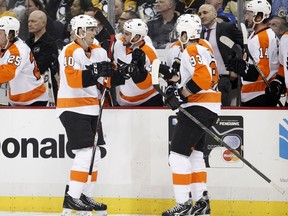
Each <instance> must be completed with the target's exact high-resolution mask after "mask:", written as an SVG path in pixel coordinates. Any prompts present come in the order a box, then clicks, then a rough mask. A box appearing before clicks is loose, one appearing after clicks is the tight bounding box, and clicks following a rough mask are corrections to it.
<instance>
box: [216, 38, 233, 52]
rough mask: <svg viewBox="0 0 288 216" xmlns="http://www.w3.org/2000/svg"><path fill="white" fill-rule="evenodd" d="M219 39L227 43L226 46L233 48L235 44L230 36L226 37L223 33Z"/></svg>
mask: <svg viewBox="0 0 288 216" xmlns="http://www.w3.org/2000/svg"><path fill="white" fill-rule="evenodd" d="M219 40H220V41H221V43H223V44H225V45H226V46H228V47H229V48H230V49H232V48H233V46H234V44H235V43H234V41H232V40H231V39H230V38H228V37H226V36H224V35H222V36H221V37H220V38H219Z"/></svg>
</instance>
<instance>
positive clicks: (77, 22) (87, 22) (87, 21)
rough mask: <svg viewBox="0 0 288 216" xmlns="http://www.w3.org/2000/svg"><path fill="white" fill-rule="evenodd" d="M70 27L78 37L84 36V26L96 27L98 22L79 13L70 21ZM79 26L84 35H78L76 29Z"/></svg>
mask: <svg viewBox="0 0 288 216" xmlns="http://www.w3.org/2000/svg"><path fill="white" fill-rule="evenodd" d="M70 25H71V29H72V31H73V33H74V34H75V35H77V36H78V37H79V38H84V37H85V36H86V28H88V27H95V28H96V27H97V26H98V22H97V20H96V19H95V18H94V17H91V16H89V15H85V14H81V15H78V16H75V17H73V18H72V19H71V21H70ZM79 28H81V29H82V30H83V31H84V33H85V34H84V36H80V35H78V30H79Z"/></svg>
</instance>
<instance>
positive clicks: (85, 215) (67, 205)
mask: <svg viewBox="0 0 288 216" xmlns="http://www.w3.org/2000/svg"><path fill="white" fill-rule="evenodd" d="M73 210H76V211H77V213H76V215H78V216H92V210H93V208H92V207H91V206H89V205H86V204H84V203H83V202H82V201H81V200H80V199H76V198H73V197H71V196H69V194H67V193H66V194H65V198H64V202H63V211H62V214H61V216H71V215H72V211H73Z"/></svg>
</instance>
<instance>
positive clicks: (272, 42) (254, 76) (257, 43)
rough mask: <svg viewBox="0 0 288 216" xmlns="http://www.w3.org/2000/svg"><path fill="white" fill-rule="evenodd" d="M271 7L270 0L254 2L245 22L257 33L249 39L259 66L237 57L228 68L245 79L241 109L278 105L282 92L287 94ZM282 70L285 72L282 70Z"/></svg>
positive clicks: (250, 47)
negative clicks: (270, 20) (270, 25)
mask: <svg viewBox="0 0 288 216" xmlns="http://www.w3.org/2000/svg"><path fill="white" fill-rule="evenodd" d="M270 13H271V5H270V4H269V3H268V2H267V1H266V0H252V1H250V2H248V3H247V6H246V14H245V20H246V22H247V27H248V28H252V29H253V32H252V33H251V35H250V36H249V38H248V50H249V52H250V53H251V56H252V57H253V59H254V60H255V62H256V63H257V65H254V64H253V62H252V61H251V58H250V59H249V56H248V62H246V61H244V60H243V59H240V58H234V59H231V60H230V61H229V63H228V64H227V65H226V68H227V70H229V69H230V70H234V71H235V72H236V73H238V74H239V75H240V76H241V77H242V84H243V86H242V92H241V106H254V107H259V106H268V107H274V106H277V102H278V101H279V99H280V96H281V93H283V91H285V83H284V77H283V76H282V75H281V74H283V68H282V67H279V65H280V64H279V56H278V52H279V49H278V41H277V38H276V35H275V33H274V32H273V30H272V29H271V28H270V27H269V26H268V18H269V15H270ZM255 66H257V67H258V68H259V69H260V70H261V71H262V72H263V74H264V76H265V78H266V80H267V81H268V82H270V88H269V87H267V85H266V83H265V81H264V80H263V78H262V77H261V76H260V74H259V73H258V71H257V69H256V67H255ZM281 70H282V71H281Z"/></svg>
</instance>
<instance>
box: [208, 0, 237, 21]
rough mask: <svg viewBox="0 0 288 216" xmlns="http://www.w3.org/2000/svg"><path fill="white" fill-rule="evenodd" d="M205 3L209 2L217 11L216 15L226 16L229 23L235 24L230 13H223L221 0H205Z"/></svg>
mask: <svg viewBox="0 0 288 216" xmlns="http://www.w3.org/2000/svg"><path fill="white" fill-rule="evenodd" d="M205 4H211V5H213V6H214V7H215V9H216V11H217V16H226V17H227V18H228V19H229V20H230V22H231V23H233V24H236V18H235V16H234V15H233V14H232V13H225V12H224V8H223V0H205Z"/></svg>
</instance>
